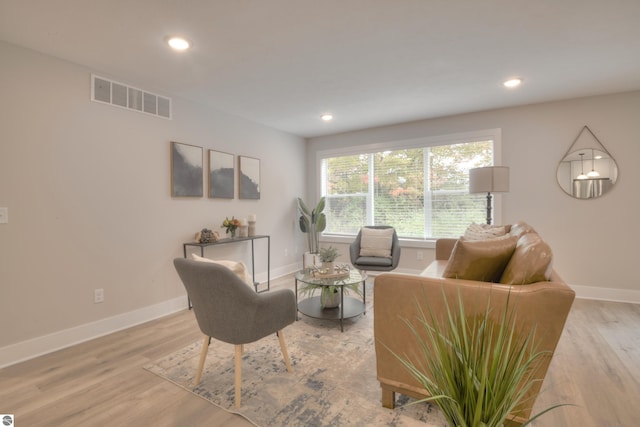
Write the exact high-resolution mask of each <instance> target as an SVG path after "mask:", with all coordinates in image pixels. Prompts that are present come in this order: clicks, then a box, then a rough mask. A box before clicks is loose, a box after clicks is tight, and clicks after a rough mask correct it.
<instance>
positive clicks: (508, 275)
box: [500, 232, 552, 285]
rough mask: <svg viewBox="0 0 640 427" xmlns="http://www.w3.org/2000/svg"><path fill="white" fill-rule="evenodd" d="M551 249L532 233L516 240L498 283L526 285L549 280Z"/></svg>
mask: <svg viewBox="0 0 640 427" xmlns="http://www.w3.org/2000/svg"><path fill="white" fill-rule="evenodd" d="M551 261H552V253H551V248H550V247H549V245H548V244H546V243H545V242H544V241H543V240H542V238H541V237H540V236H539V235H538V234H537V233H534V232H529V233H526V234H523V235H522V237H520V238H519V239H518V243H517V244H516V250H515V252H514V253H513V256H512V257H511V259H510V260H509V263H508V264H507V267H506V268H505V269H504V273H502V277H501V278H500V283H504V284H507V285H528V284H530V283H536V282H544V281H547V280H549V279H550V278H551Z"/></svg>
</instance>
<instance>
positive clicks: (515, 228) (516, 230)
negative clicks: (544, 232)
mask: <svg viewBox="0 0 640 427" xmlns="http://www.w3.org/2000/svg"><path fill="white" fill-rule="evenodd" d="M535 232H536V230H535V229H534V228H533V227H532V226H530V225H529V224H527V223H526V222H524V221H518V222H516V223H514V224H513V225H512V226H511V229H510V230H509V234H511V235H512V236H516V237H518V238H520V237H522V236H523V235H525V234H527V233H535Z"/></svg>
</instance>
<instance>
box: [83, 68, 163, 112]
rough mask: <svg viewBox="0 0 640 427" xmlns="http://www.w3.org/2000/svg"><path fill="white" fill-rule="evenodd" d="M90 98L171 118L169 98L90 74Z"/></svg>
mask: <svg viewBox="0 0 640 427" xmlns="http://www.w3.org/2000/svg"><path fill="white" fill-rule="evenodd" d="M91 100H92V101H95V102H102V103H105V104H111V105H114V106H116V107H122V108H126V109H128V110H134V111H138V112H140V113H145V114H150V115H152V116H157V117H163V118H165V119H171V98H167V97H165V96H160V95H156V94H155V93H151V92H147V91H144V90H142V89H138V88H135V87H131V86H127V85H125V84H123V83H118V82H116V81H113V80H109V79H105V78H104V77H99V76H96V75H95V74H92V75H91Z"/></svg>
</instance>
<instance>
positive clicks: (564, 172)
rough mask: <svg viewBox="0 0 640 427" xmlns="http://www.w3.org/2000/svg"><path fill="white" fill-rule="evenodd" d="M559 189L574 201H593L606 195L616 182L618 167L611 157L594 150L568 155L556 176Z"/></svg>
mask: <svg viewBox="0 0 640 427" xmlns="http://www.w3.org/2000/svg"><path fill="white" fill-rule="evenodd" d="M556 177H557V179H558V184H559V185H560V188H562V190H563V191H564V192H565V193H567V194H568V195H570V196H572V197H575V198H576V199H595V198H597V197H600V196H602V195H604V194H606V193H607V192H608V191H609V190H611V188H612V187H613V186H614V185H615V183H616V181H617V180H618V165H617V164H616V161H615V160H614V159H613V158H612V157H611V155H610V154H609V153H608V152H606V151H602V150H598V149H595V148H585V149H581V150H576V151H572V152H570V153H568V154H567V155H566V156H564V158H563V159H562V160H561V161H560V164H559V165H558V171H557V174H556Z"/></svg>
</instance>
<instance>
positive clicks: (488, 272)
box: [442, 235, 518, 282]
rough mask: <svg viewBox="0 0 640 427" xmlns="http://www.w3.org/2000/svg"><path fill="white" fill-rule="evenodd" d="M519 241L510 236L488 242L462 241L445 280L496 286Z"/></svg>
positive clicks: (453, 255) (454, 248)
mask: <svg viewBox="0 0 640 427" xmlns="http://www.w3.org/2000/svg"><path fill="white" fill-rule="evenodd" d="M517 240H518V239H517V238H516V237H513V236H509V235H505V236H502V237H498V238H495V239H489V240H466V239H465V238H464V237H461V238H460V239H459V240H458V241H457V242H456V244H455V246H454V247H453V251H452V252H451V256H450V257H449V261H448V263H447V267H446V268H445V270H444V273H443V274H442V276H443V277H446V278H451V279H465V280H478V281H482V282H497V281H498V280H500V276H502V272H503V271H504V268H505V267H506V265H507V263H508V262H509V259H510V258H511V255H513V251H514V250H515V248H516V242H517Z"/></svg>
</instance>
